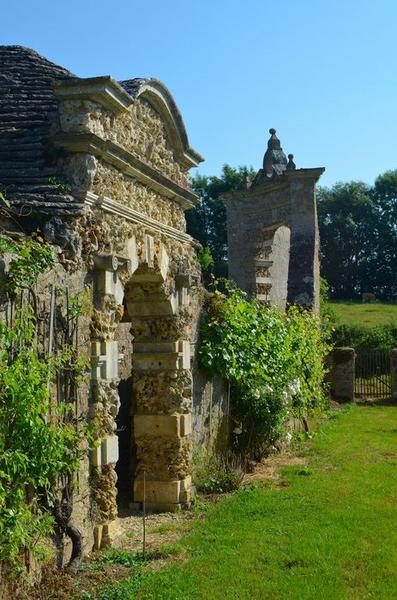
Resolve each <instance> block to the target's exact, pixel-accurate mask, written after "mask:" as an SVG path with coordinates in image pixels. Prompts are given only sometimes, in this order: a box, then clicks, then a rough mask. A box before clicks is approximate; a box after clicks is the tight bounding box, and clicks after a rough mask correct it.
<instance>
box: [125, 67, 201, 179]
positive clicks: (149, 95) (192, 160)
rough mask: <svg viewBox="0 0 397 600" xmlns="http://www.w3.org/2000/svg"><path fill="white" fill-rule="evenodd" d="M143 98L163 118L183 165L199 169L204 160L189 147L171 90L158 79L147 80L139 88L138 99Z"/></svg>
mask: <svg viewBox="0 0 397 600" xmlns="http://www.w3.org/2000/svg"><path fill="white" fill-rule="evenodd" d="M138 97H143V98H145V99H146V100H148V102H149V103H150V104H151V105H152V106H153V107H154V108H155V110H157V111H158V112H159V113H160V114H161V115H162V117H163V119H164V121H165V123H166V125H167V128H168V133H169V136H170V140H171V142H172V145H173V147H174V149H175V151H176V154H177V156H178V158H179V160H180V161H181V162H182V164H183V165H184V166H185V167H186V168H188V169H190V168H191V167H197V165H198V164H199V163H201V162H203V160H204V158H203V157H202V156H201V154H199V153H198V152H197V151H196V150H194V149H193V148H192V147H191V146H190V145H189V140H188V137H187V133H186V129H185V125H184V123H183V119H182V115H181V113H180V111H179V109H178V107H177V105H176V103H175V100H174V99H173V97H172V95H171V93H170V92H169V90H168V89H167V88H166V87H165V85H164V84H163V83H161V81H159V80H158V79H147V80H145V81H144V82H143V83H142V85H141V86H140V87H139V90H138V91H137V94H136V98H138Z"/></svg>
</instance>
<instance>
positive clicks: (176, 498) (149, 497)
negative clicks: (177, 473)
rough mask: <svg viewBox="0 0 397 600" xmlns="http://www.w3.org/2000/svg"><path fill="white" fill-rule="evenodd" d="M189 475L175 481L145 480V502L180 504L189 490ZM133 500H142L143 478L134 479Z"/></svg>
mask: <svg viewBox="0 0 397 600" xmlns="http://www.w3.org/2000/svg"><path fill="white" fill-rule="evenodd" d="M191 486H192V480H191V477H186V478H185V479H183V480H176V481H146V484H145V487H146V494H145V496H146V498H145V500H146V502H147V503H148V504H150V505H153V506H158V507H159V508H160V507H161V505H162V504H180V503H184V502H185V498H187V497H188V496H189V492H190V490H191ZM134 500H135V502H143V500H144V497H143V480H142V479H136V480H135V481H134Z"/></svg>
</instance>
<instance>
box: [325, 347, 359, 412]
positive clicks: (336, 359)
mask: <svg viewBox="0 0 397 600" xmlns="http://www.w3.org/2000/svg"><path fill="white" fill-rule="evenodd" d="M355 360H356V353H355V352H354V349H353V348H334V349H333V351H332V352H331V355H330V357H329V381H330V383H331V395H332V397H333V398H334V399H335V400H338V401H339V402H353V400H354V377H355Z"/></svg>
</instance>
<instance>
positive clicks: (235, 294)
mask: <svg viewBox="0 0 397 600" xmlns="http://www.w3.org/2000/svg"><path fill="white" fill-rule="evenodd" d="M324 338H325V336H324V333H323V332H322V329H321V327H320V322H319V320H318V319H317V318H316V317H315V316H314V315H313V314H312V313H310V312H308V311H304V310H302V309H300V308H298V307H294V306H291V307H290V308H289V310H288V311H287V313H282V312H280V311H279V310H278V309H277V308H275V307H266V306H264V305H263V304H262V303H260V302H259V301H257V300H256V299H248V297H247V295H246V294H245V293H244V292H242V291H241V290H238V289H233V288H232V287H230V284H227V283H226V291H224V292H221V291H220V289H219V285H215V290H214V293H213V294H211V295H210V296H209V298H208V300H207V304H206V313H205V318H204V319H203V322H202V328H201V343H200V347H199V351H198V353H199V360H200V363H201V365H202V366H203V367H204V368H206V369H207V370H208V371H210V372H211V373H213V374H218V375H220V376H222V377H224V378H225V379H226V380H228V381H229V382H230V383H231V385H232V390H233V413H234V418H235V420H237V421H238V424H237V426H236V428H235V433H236V438H237V440H238V443H237V445H238V446H239V448H240V450H244V451H246V452H248V454H250V455H251V456H255V457H256V458H258V457H260V456H262V455H263V453H264V452H265V451H266V449H267V448H268V447H269V445H271V444H273V443H274V442H275V441H276V440H277V439H278V438H280V437H281V436H282V435H283V434H285V432H286V423H287V421H288V420H289V419H290V418H292V417H297V418H305V417H306V416H308V415H309V414H310V413H311V412H313V411H315V410H320V409H322V408H323V407H324V406H325V404H326V394H325V392H324V384H323V380H324V358H325V356H326V354H327V353H328V351H329V346H328V345H327V343H326V341H325V339H324Z"/></svg>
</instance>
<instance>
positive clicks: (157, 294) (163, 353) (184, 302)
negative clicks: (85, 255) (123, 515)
mask: <svg viewBox="0 0 397 600" xmlns="http://www.w3.org/2000/svg"><path fill="white" fill-rule="evenodd" d="M169 271H170V269H169V257H168V255H167V252H166V249H165V248H164V246H163V245H162V244H160V245H158V244H157V251H155V244H154V240H153V238H152V237H151V236H149V235H145V242H144V256H143V257H141V260H140V261H139V264H138V266H137V268H136V269H135V270H134V271H133V272H132V273H131V275H130V276H129V278H128V280H127V281H125V283H124V294H125V296H124V303H125V307H126V311H127V313H128V317H127V319H128V320H129V321H130V322H131V333H132V336H133V353H132V380H133V403H132V406H133V407H134V410H133V414H132V415H131V417H132V419H133V425H132V430H133V436H134V444H135V446H136V468H135V478H134V481H133V482H131V495H132V496H133V500H134V502H136V503H142V502H143V501H144V494H145V501H146V506H147V507H148V509H151V510H161V511H166V510H167V511H168V510H176V509H177V508H178V507H179V506H180V505H183V504H187V503H188V502H189V501H190V497H191V478H190V455H191V389H192V376H191V364H190V362H191V361H190V339H189V337H190V326H191V315H190V311H189V277H188V275H187V274H186V273H183V272H182V271H179V272H176V273H175V275H174V276H173V277H172V276H171V275H170V272H169ZM144 479H145V486H144ZM144 488H145V489H144Z"/></svg>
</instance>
